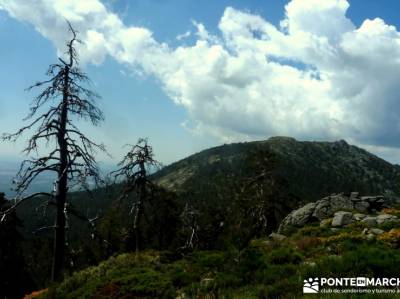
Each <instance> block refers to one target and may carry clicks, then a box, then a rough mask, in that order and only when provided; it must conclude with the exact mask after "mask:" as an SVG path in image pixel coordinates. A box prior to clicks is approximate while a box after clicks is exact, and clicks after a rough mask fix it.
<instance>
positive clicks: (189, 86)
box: [0, 0, 400, 146]
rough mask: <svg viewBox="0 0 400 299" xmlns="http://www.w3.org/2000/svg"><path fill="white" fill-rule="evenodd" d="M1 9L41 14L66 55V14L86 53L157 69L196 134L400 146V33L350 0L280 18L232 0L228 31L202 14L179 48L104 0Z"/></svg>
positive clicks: (22, 3) (295, 7)
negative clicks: (354, 13)
mask: <svg viewBox="0 0 400 299" xmlns="http://www.w3.org/2000/svg"><path fill="white" fill-rule="evenodd" d="M32 7H35V10H32ZM0 8H1V9H3V10H6V11H7V12H8V13H9V15H10V16H12V17H14V18H16V19H18V20H21V21H25V22H30V23H32V24H33V25H34V26H35V28H36V30H38V31H39V32H40V33H41V34H42V35H43V36H44V37H46V38H48V39H50V40H51V41H52V42H53V43H54V44H55V46H56V47H57V49H59V53H60V55H61V54H62V51H63V49H64V44H65V40H66V39H67V37H68V36H67V33H66V30H65V21H64V19H65V18H67V19H68V20H70V21H71V22H72V23H73V25H74V26H75V27H76V28H77V29H78V30H79V31H80V33H81V39H82V40H83V41H84V42H85V44H84V45H82V46H81V48H80V49H79V50H80V53H81V57H82V61H83V62H86V63H95V64H101V63H102V61H103V60H104V58H105V57H106V56H107V55H109V56H111V57H113V58H114V59H116V60H117V61H118V62H119V63H121V64H124V65H126V66H128V67H131V68H133V69H135V70H138V71H141V72H144V73H145V74H148V75H152V76H155V77H156V78H158V79H159V81H160V82H161V84H162V87H163V89H164V90H165V92H166V94H167V95H168V96H169V97H170V98H171V99H172V100H173V101H174V102H175V103H176V104H178V105H182V106H184V107H185V109H186V110H187V113H188V122H185V125H186V126H187V127H188V128H190V129H191V130H193V131H194V132H201V133H206V134H211V135H215V136H216V137H218V138H220V139H223V140H225V141H234V140H243V139H257V138H265V137H268V136H272V135H290V136H294V137H298V138H302V139H338V138H347V139H349V140H354V141H355V142H358V143H362V144H369V145H371V146H373V145H380V146H387V145H391V146H398V145H400V138H399V133H400V110H399V109H398V108H399V107H400V105H399V100H398V95H399V94H400V84H398V81H399V79H400V34H399V32H398V31H397V29H396V28H395V27H394V26H390V25H388V24H386V23H385V22H384V21H383V20H382V19H378V18H377V19H374V20H365V21H364V22H363V23H362V24H361V26H360V27H359V28H357V27H356V26H355V25H354V24H353V23H352V21H351V20H350V19H349V18H347V17H346V11H347V9H348V8H349V3H348V1H347V0H324V1H320V0H292V1H291V2H290V3H288V4H287V5H286V7H285V18H284V20H282V21H281V23H280V26H279V27H277V26H274V25H273V24H271V23H270V22H268V21H267V20H265V19H263V18H262V17H261V16H258V15H255V14H251V13H249V12H243V11H240V10H237V9H234V8H231V7H227V8H226V9H225V12H224V14H223V15H222V17H221V19H220V22H219V30H220V34H219V35H217V36H216V35H212V34H210V33H209V32H208V31H207V29H206V27H205V26H204V25H203V24H201V23H196V22H194V27H195V30H197V32H196V34H193V35H192V36H195V37H196V40H195V42H194V44H193V45H182V46H179V47H176V48H172V47H171V46H169V45H167V44H163V43H159V42H158V41H156V40H155V39H154V37H153V34H152V32H151V31H150V30H148V29H147V28H143V27H134V26H127V25H125V24H123V22H122V20H121V19H120V18H119V17H118V16H117V15H116V14H114V13H113V12H111V11H109V10H108V9H107V8H106V7H105V6H104V5H103V4H102V3H101V2H100V1H99V0H85V1H81V0H32V1H27V0H12V1H10V0H0ZM189 35H190V33H189V32H188V33H185V34H183V35H181V36H179V37H178V40H180V39H183V38H185V37H188V36H189Z"/></svg>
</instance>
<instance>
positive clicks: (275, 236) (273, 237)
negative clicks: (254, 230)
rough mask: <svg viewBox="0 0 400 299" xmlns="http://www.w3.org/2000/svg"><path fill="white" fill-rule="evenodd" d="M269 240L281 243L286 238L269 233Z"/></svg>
mask: <svg viewBox="0 0 400 299" xmlns="http://www.w3.org/2000/svg"><path fill="white" fill-rule="evenodd" d="M269 238H270V239H272V240H274V241H283V240H285V239H287V237H286V236H284V235H282V234H277V233H271V234H270V235H269Z"/></svg>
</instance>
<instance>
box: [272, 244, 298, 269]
mask: <svg viewBox="0 0 400 299" xmlns="http://www.w3.org/2000/svg"><path fill="white" fill-rule="evenodd" d="M269 261H270V263H271V264H275V265H283V264H295V265H297V264H300V263H301V262H302V261H303V257H302V255H301V254H300V253H298V252H297V251H296V250H294V249H293V248H292V247H283V248H278V249H274V250H272V251H271V252H270V254H269Z"/></svg>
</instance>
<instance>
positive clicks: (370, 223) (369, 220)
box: [361, 216, 377, 227]
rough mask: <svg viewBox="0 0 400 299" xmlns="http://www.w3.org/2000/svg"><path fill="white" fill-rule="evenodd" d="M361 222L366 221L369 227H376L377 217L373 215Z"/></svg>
mask: <svg viewBox="0 0 400 299" xmlns="http://www.w3.org/2000/svg"><path fill="white" fill-rule="evenodd" d="M361 222H362V223H365V224H366V225H367V226H368V227H374V226H376V225H377V222H376V217H371V216H368V217H365V218H364V219H363V220H361Z"/></svg>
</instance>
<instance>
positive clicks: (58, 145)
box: [2, 22, 105, 280]
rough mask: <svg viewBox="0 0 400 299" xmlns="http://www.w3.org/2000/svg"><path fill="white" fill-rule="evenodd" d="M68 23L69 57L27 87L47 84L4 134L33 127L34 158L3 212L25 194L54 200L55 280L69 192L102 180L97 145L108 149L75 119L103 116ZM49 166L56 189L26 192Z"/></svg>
mask: <svg viewBox="0 0 400 299" xmlns="http://www.w3.org/2000/svg"><path fill="white" fill-rule="evenodd" d="M68 29H69V32H70V33H71V35H72V38H71V39H70V40H69V41H68V42H67V45H66V46H67V51H66V53H65V58H59V62H58V63H56V64H52V65H50V66H49V69H48V71H47V75H48V76H49V77H50V78H49V79H48V80H46V81H42V82H37V83H36V84H34V85H33V86H31V87H29V88H28V90H31V89H33V88H36V87H39V88H43V89H42V91H41V92H40V94H39V95H38V96H37V97H36V98H34V100H33V102H32V104H31V108H30V113H29V114H28V116H27V117H26V118H25V119H24V120H25V121H29V123H28V124H27V125H26V126H24V127H22V128H20V129H19V130H18V131H17V132H16V133H13V134H4V135H3V137H2V139H3V140H4V141H16V140H17V139H18V138H20V137H21V135H23V134H24V133H25V132H26V131H30V130H33V131H34V133H33V135H32V136H31V137H30V138H29V139H28V142H27V146H26V147H25V149H24V150H23V153H24V154H25V155H26V156H34V158H29V159H27V160H25V161H23V162H22V164H21V166H20V169H19V171H18V173H17V176H16V179H15V180H14V183H15V185H16V187H15V190H16V191H17V197H16V199H15V204H14V205H13V207H11V208H10V209H9V210H8V211H4V212H3V214H2V217H5V216H6V215H7V213H8V212H10V211H11V210H12V209H14V208H15V207H16V206H17V205H19V204H20V203H22V202H23V201H24V200H27V199H30V198H33V197H36V196H48V197H49V198H50V200H49V203H50V204H52V205H54V206H55V207H56V221H55V226H54V229H55V240H54V254H53V266H52V280H59V279H61V278H62V275H63V269H64V258H65V228H66V215H67V213H68V210H69V206H68V200H67V192H68V190H69V189H70V188H72V187H76V186H82V187H83V188H85V189H89V187H90V183H91V182H93V183H99V182H100V174H99V169H98V166H97V163H96V160H95V155H96V153H97V152H98V151H103V152H105V147H104V145H102V144H98V143H95V142H93V141H92V140H90V139H89V138H88V137H87V136H86V135H85V134H83V133H82V132H81V131H80V130H79V129H78V127H77V126H76V122H75V121H76V120H79V119H83V120H88V121H90V122H91V123H92V124H93V125H97V124H98V123H99V122H101V121H103V119H104V117H103V114H102V112H101V110H100V109H99V108H98V107H97V106H96V99H98V98H99V96H98V95H97V94H95V93H94V92H92V91H91V90H89V89H86V88H85V87H84V84H87V83H90V80H89V78H88V77H87V75H86V74H85V73H84V72H82V70H81V69H80V68H79V67H78V55H77V51H76V44H77V43H80V40H78V39H77V31H75V30H74V28H73V27H72V26H71V24H70V23H69V22H68ZM42 111H44V112H42ZM49 149H50V150H49ZM43 152H45V154H42V153H43ZM47 171H50V172H54V173H55V175H56V177H57V179H56V181H55V183H54V190H53V192H52V193H46V192H41V193H35V194H32V195H29V196H27V197H24V195H25V193H26V191H27V189H28V187H29V186H30V185H31V183H32V182H33V181H34V180H35V178H37V177H38V176H39V175H41V174H42V173H44V172H47Z"/></svg>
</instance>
